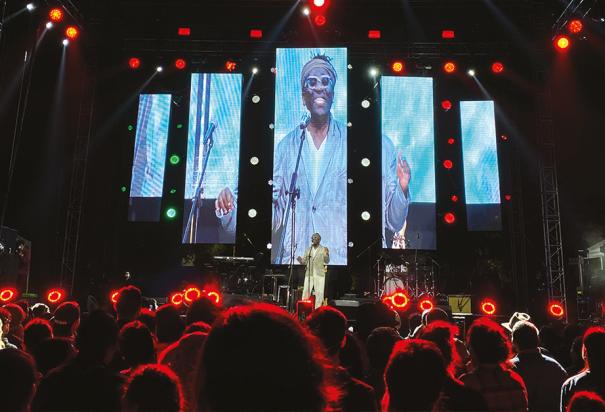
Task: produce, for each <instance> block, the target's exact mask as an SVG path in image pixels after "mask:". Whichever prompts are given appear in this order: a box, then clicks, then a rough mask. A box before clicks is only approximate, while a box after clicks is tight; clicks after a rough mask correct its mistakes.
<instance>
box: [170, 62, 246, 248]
mask: <svg viewBox="0 0 605 412" xmlns="http://www.w3.org/2000/svg"><path fill="white" fill-rule="evenodd" d="M241 95H242V75H241V74H215V73H212V74H210V73H195V74H192V75H191V98H190V102H189V129H188V137H187V172H186V177H185V206H184V209H183V237H182V242H183V243H235V231H236V227H237V194H238V176H239V152H240V130H241V128H240V126H241V108H242V107H241Z"/></svg>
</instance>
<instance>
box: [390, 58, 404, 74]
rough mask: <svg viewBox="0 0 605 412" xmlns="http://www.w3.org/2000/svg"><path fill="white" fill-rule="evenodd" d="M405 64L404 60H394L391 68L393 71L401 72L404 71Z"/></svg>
mask: <svg viewBox="0 0 605 412" xmlns="http://www.w3.org/2000/svg"><path fill="white" fill-rule="evenodd" d="M404 67H405V65H404V64H403V62H402V61H400V60H397V61H395V62H393V64H392V65H391V70H393V73H401V72H403V69H404Z"/></svg>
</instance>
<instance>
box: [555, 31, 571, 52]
mask: <svg viewBox="0 0 605 412" xmlns="http://www.w3.org/2000/svg"><path fill="white" fill-rule="evenodd" d="M569 46H571V41H570V40H569V37H567V36H564V35H560V36H557V37H555V49H557V51H560V52H565V51H567V50H568V49H569Z"/></svg>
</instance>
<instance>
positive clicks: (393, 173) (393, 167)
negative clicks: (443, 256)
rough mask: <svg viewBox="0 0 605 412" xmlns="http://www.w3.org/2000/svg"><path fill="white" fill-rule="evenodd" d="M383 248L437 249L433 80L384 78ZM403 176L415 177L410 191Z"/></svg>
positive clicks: (382, 88) (381, 82) (382, 79)
mask: <svg viewBox="0 0 605 412" xmlns="http://www.w3.org/2000/svg"><path fill="white" fill-rule="evenodd" d="M380 86H381V96H382V100H381V105H382V204H381V206H382V231H383V247H385V248H396V249H436V246H437V242H436V235H435V201H436V194H435V129H434V118H433V79H432V78H429V77H401V76H382V78H381V81H380ZM398 168H399V169H400V172H408V168H409V175H410V176H411V178H410V179H409V185H408V187H407V191H404V187H405V182H403V186H402V181H401V179H400V178H399V174H398V171H397V169H398Z"/></svg>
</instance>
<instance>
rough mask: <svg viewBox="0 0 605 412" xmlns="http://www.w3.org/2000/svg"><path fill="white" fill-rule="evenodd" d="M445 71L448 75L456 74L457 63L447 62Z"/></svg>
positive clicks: (444, 67) (444, 66)
mask: <svg viewBox="0 0 605 412" xmlns="http://www.w3.org/2000/svg"><path fill="white" fill-rule="evenodd" d="M443 71H444V72H446V73H448V74H451V73H454V72H455V71H456V63H454V62H445V64H444V65H443Z"/></svg>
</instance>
